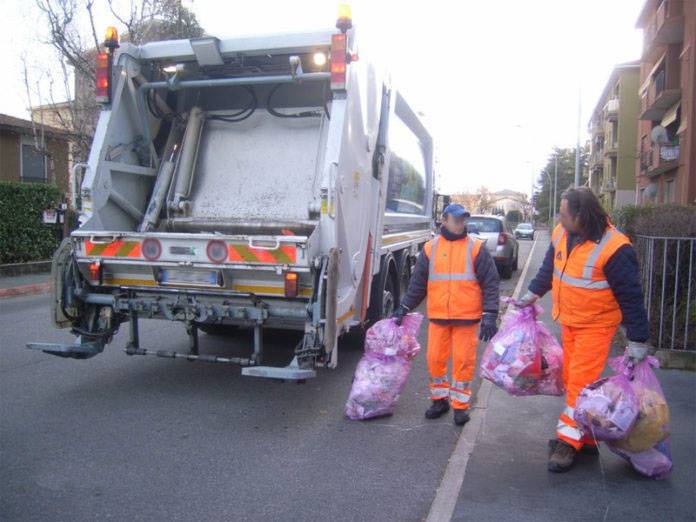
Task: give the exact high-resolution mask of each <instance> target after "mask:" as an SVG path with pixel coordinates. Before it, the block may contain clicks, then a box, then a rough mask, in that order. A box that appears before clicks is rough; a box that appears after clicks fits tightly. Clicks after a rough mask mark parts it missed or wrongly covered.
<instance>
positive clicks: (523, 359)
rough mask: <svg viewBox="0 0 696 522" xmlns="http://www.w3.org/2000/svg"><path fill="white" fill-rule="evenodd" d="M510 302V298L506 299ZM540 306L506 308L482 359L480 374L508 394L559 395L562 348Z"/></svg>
mask: <svg viewBox="0 0 696 522" xmlns="http://www.w3.org/2000/svg"><path fill="white" fill-rule="evenodd" d="M508 301H510V300H508ZM542 312H543V309H542V308H541V307H540V306H539V305H532V306H526V307H524V308H514V307H509V308H508V310H507V312H506V313H505V316H504V317H503V321H502V324H501V326H500V330H499V331H498V333H497V334H495V336H494V337H493V338H492V339H491V340H490V341H489V343H488V345H487V346H486V349H485V350H484V352H483V357H482V358H481V377H483V378H484V379H488V380H489V381H491V382H492V383H493V384H495V385H496V386H499V387H501V388H502V389H504V390H505V391H506V392H508V393H510V394H511V395H562V394H563V350H562V349H561V347H560V345H559V344H558V341H556V338H555V337H554V336H553V335H552V334H551V332H549V331H548V329H547V328H546V327H545V326H544V325H543V324H542V323H541V322H540V321H537V319H536V318H537V316H538V315H539V314H541V313H542Z"/></svg>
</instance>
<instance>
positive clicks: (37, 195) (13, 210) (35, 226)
mask: <svg viewBox="0 0 696 522" xmlns="http://www.w3.org/2000/svg"><path fill="white" fill-rule="evenodd" d="M59 201H60V190H59V189H58V187H56V186H55V185H44V184H40V183H12V182H5V181H2V182H0V263H21V262H24V261H38V260H42V259H50V258H51V256H52V255H53V251H54V250H55V249H56V247H57V246H58V240H57V237H56V232H55V227H53V226H51V225H46V224H44V223H43V221H42V215H43V211H44V210H46V209H49V208H55V207H56V205H57V204H58V202H59Z"/></svg>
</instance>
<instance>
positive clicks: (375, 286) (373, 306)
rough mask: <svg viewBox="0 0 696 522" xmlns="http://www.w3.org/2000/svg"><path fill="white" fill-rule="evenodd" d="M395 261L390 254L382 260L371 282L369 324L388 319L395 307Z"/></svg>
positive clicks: (396, 279) (396, 296)
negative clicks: (377, 272)
mask: <svg viewBox="0 0 696 522" xmlns="http://www.w3.org/2000/svg"><path fill="white" fill-rule="evenodd" d="M396 270H397V268H396V261H395V260H394V257H393V256H392V255H391V254H387V255H385V256H384V257H383V258H382V264H381V268H380V271H379V274H378V275H377V276H375V278H374V279H373V281H372V291H371V293H370V308H369V309H368V319H369V320H370V322H371V323H374V322H376V321H379V320H380V319H384V318H386V317H389V316H390V315H391V314H392V313H393V312H394V308H395V307H396V300H397V298H398V295H397V288H398V287H397V281H398V278H397V271H396Z"/></svg>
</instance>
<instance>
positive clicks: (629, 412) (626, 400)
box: [575, 373, 640, 441]
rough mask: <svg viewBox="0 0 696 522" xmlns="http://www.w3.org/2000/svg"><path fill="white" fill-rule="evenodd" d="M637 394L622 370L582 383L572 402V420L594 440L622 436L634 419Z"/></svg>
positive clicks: (613, 438) (636, 415)
mask: <svg viewBox="0 0 696 522" xmlns="http://www.w3.org/2000/svg"><path fill="white" fill-rule="evenodd" d="M639 408H640V405H639V404H638V397H637V396H636V394H635V393H634V392H633V388H632V387H631V383H630V382H629V380H628V377H627V376H626V375H625V374H624V373H619V374H617V375H613V376H612V377H606V378H604V379H599V380H598V381H596V382H594V383H592V384H590V385H588V386H586V387H585V388H584V389H583V390H582V391H581V392H580V396H579V397H578V400H577V402H576V404H575V420H576V421H577V423H578V425H579V426H580V428H581V429H582V430H583V431H584V432H585V433H589V434H592V436H593V437H594V438H595V439H596V440H604V441H610V440H619V439H623V438H625V437H626V436H627V435H628V434H629V432H630V431H631V428H633V425H634V424H635V422H636V419H637V418H638V411H639Z"/></svg>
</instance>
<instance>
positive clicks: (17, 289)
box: [0, 282, 53, 299]
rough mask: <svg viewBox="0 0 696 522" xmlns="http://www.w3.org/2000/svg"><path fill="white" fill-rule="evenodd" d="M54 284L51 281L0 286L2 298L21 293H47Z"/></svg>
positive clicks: (0, 297)
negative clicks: (6, 286) (7, 286)
mask: <svg viewBox="0 0 696 522" xmlns="http://www.w3.org/2000/svg"><path fill="white" fill-rule="evenodd" d="M51 288H53V285H52V284H51V283H48V282H47V283H38V284H34V285H21V286H14V287H11V288H0V299H6V298H8V297H16V296H19V295H37V294H46V293H48V292H50V291H51Z"/></svg>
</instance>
